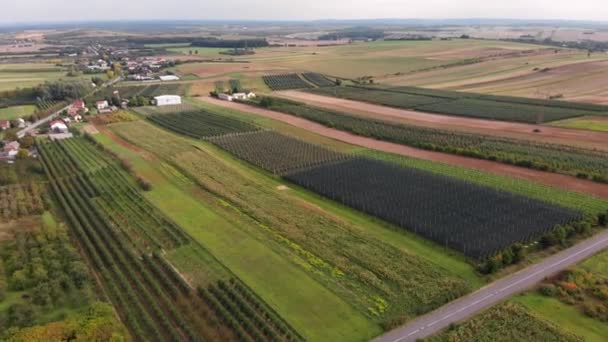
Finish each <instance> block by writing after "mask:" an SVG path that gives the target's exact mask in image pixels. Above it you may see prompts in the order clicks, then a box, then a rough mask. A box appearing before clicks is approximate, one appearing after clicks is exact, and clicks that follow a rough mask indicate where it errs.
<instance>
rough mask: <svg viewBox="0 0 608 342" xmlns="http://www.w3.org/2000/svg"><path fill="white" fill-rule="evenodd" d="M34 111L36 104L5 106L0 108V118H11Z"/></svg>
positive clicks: (27, 114)
mask: <svg viewBox="0 0 608 342" xmlns="http://www.w3.org/2000/svg"><path fill="white" fill-rule="evenodd" d="M35 111H36V106H33V105H24V106H14V107H7V108H0V120H13V119H17V118H22V117H26V116H30V115H32V114H33V113H34V112H35Z"/></svg>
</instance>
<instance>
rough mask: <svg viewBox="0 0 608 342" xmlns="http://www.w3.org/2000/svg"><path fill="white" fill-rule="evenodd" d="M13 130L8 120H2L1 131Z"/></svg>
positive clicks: (0, 123)
mask: <svg viewBox="0 0 608 342" xmlns="http://www.w3.org/2000/svg"><path fill="white" fill-rule="evenodd" d="M9 128H11V122H10V121H8V120H0V129H1V130H3V131H6V130H7V129H9Z"/></svg>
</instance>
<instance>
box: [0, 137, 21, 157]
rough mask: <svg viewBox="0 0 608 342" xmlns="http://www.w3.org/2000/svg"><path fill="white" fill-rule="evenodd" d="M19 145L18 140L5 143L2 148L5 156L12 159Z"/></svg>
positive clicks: (17, 151)
mask: <svg viewBox="0 0 608 342" xmlns="http://www.w3.org/2000/svg"><path fill="white" fill-rule="evenodd" d="M20 146H21V144H19V142H18V141H11V142H9V143H6V144H5V145H4V148H3V151H4V154H5V156H7V157H8V158H9V159H14V158H15V157H16V156H17V154H18V153H19V147H20Z"/></svg>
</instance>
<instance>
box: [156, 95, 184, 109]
mask: <svg viewBox="0 0 608 342" xmlns="http://www.w3.org/2000/svg"><path fill="white" fill-rule="evenodd" d="M154 102H156V105H157V106H171V105H178V104H182V97H181V96H178V95H161V96H156V97H155V98H154Z"/></svg>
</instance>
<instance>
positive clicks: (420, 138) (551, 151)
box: [269, 98, 608, 182]
mask: <svg viewBox="0 0 608 342" xmlns="http://www.w3.org/2000/svg"><path fill="white" fill-rule="evenodd" d="M269 109H273V110H277V111H280V112H283V113H287V114H291V115H295V116H299V117H302V118H305V119H308V120H311V121H314V122H317V123H320V124H322V125H325V126H328V127H332V128H336V129H340V130H344V131H348V132H352V133H354V134H357V135H362V136H367V137H373V138H376V139H380V140H386V141H390V142H395V143H399V144H403V145H408V146H413V147H417V148H422V149H427V150H433V151H441V152H448V153H453V154H459V155H464V156H469V157H475V158H479V159H487V160H496V161H499V162H503V163H506V164H514V165H518V166H524V167H530V168H535V169H540V170H547V171H552V172H557V173H564V174H569V175H574V176H578V177H581V178H591V179H593V180H596V181H600V182H605V181H606V180H608V174H607V172H608V155H606V153H604V152H601V151H594V150H589V149H583V148H576V147H570V146H566V145H556V144H542V143H535V142H531V141H523V140H513V139H508V138H497V137H492V136H485V135H476V134H469V133H460V132H455V131H453V132H451V131H445V130H439V129H433V128H423V127H416V126H410V125H404V124H397V123H390V122H386V121H380V120H374V119H367V118H361V117H357V116H353V115H350V114H345V113H340V112H334V111H330V110H325V109H321V108H316V107H312V106H307V105H303V104H299V103H297V102H292V101H289V100H283V99H277V98H273V101H272V104H271V105H270V107H269Z"/></svg>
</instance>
